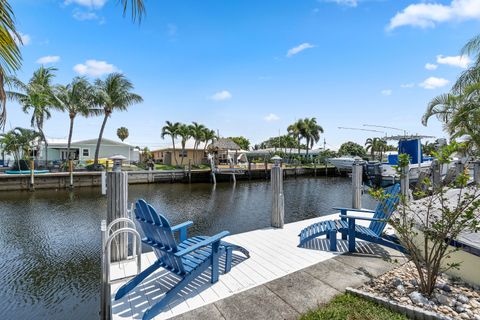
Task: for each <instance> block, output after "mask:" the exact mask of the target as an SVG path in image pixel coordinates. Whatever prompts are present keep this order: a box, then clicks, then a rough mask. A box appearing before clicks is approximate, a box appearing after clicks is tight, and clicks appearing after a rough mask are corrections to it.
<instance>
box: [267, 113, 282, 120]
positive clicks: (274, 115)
mask: <svg viewBox="0 0 480 320" xmlns="http://www.w3.org/2000/svg"><path fill="white" fill-rule="evenodd" d="M263 120H265V121H267V122H273V121H277V120H280V117H279V116H277V115H276V114H274V113H269V114H267V115H266V116H265V117H264V118H263Z"/></svg>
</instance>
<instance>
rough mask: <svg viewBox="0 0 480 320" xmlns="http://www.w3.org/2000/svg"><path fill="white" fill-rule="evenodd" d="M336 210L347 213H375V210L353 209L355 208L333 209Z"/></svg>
mask: <svg viewBox="0 0 480 320" xmlns="http://www.w3.org/2000/svg"><path fill="white" fill-rule="evenodd" d="M333 209H334V210H340V211H342V212H345V211H354V212H367V213H375V211H374V210H369V209H353V208H339V207H333Z"/></svg>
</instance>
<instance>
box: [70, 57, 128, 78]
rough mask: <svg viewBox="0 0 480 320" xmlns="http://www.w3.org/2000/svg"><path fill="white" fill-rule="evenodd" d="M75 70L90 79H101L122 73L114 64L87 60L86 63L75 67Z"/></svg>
mask: <svg viewBox="0 0 480 320" xmlns="http://www.w3.org/2000/svg"><path fill="white" fill-rule="evenodd" d="M73 70H74V71H75V72H77V73H78V74H80V75H82V76H84V75H87V76H90V77H99V76H102V75H104V74H108V73H112V72H119V71H120V70H119V69H118V68H117V67H116V66H114V65H113V64H110V63H107V62H106V61H99V60H87V61H85V63H79V64H77V65H75V66H74V67H73Z"/></svg>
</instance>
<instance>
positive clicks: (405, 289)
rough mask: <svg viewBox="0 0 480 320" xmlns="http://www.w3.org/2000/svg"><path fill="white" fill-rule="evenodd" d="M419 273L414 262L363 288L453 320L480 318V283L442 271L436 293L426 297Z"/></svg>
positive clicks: (390, 299) (374, 280) (399, 302)
mask: <svg viewBox="0 0 480 320" xmlns="http://www.w3.org/2000/svg"><path fill="white" fill-rule="evenodd" d="M416 276H417V271H416V269H415V267H414V265H413V264H412V263H406V264H404V265H402V266H400V267H398V268H396V269H393V270H391V271H389V272H387V273H385V274H384V275H382V276H380V277H378V278H374V279H372V280H371V281H370V282H368V283H366V284H365V285H364V286H362V287H360V288H359V289H360V290H363V291H366V292H369V293H370V294H372V295H374V296H377V297H381V298H383V299H387V300H389V301H392V302H396V303H398V304H400V305H402V306H411V307H413V306H416V307H418V308H421V309H423V310H426V311H431V312H435V313H437V314H439V315H443V316H444V317H447V318H450V319H452V318H453V319H471V320H480V291H478V290H477V289H478V286H473V285H469V284H466V283H464V282H462V281H461V280H460V279H458V278H449V277H448V276H446V275H444V274H441V275H439V277H438V279H437V280H438V284H437V285H436V286H435V289H434V291H433V293H432V295H431V296H430V297H426V296H424V295H422V294H421V293H420V288H419V283H418V282H417V280H416V278H415V277H416ZM400 283H401V285H400Z"/></svg>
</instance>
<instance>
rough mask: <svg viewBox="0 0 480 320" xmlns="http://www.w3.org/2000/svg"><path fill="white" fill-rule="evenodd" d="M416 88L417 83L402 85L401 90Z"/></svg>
mask: <svg viewBox="0 0 480 320" xmlns="http://www.w3.org/2000/svg"><path fill="white" fill-rule="evenodd" d="M413 87H415V83H404V84H401V85H400V88H413Z"/></svg>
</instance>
